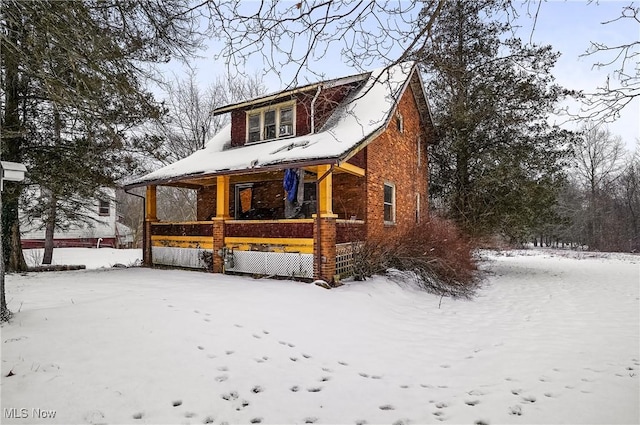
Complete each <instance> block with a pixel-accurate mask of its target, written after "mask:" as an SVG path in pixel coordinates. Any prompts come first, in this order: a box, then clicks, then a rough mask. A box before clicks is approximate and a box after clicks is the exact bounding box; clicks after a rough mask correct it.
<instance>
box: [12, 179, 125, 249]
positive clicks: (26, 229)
mask: <svg viewBox="0 0 640 425" xmlns="http://www.w3.org/2000/svg"><path fill="white" fill-rule="evenodd" d="M33 190H36V191H38V190H39V189H37V188H34V189H33ZM103 192H104V196H103V197H102V198H100V199H95V200H94V201H93V202H92V204H93V205H92V207H87V208H85V210H84V211H83V212H82V214H83V215H84V216H86V217H87V218H88V222H87V223H78V224H73V225H71V226H70V227H69V229H67V230H65V231H59V230H56V231H55V233H54V239H53V246H54V248H71V247H86V248H91V247H93V248H95V247H103V248H105V247H109V248H131V247H132V245H133V231H132V229H131V228H129V227H127V226H125V225H124V224H122V223H120V222H118V213H117V204H116V197H115V189H111V188H104V189H103ZM20 236H21V240H22V248H23V249H29V248H44V240H45V230H44V223H42V221H41V220H40V219H38V218H35V219H32V220H31V221H27V220H26V218H25V217H24V216H21V218H20Z"/></svg>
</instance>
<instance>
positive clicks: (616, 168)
mask: <svg viewBox="0 0 640 425" xmlns="http://www.w3.org/2000/svg"><path fill="white" fill-rule="evenodd" d="M639 148H640V146H638V145H637V146H636V150H635V151H633V152H629V151H627V150H626V149H625V147H624V144H623V142H622V140H621V138H620V137H619V136H615V135H613V134H612V133H611V132H610V131H609V130H608V128H607V127H606V126H605V125H596V124H593V123H587V124H585V125H584V126H583V127H582V129H581V132H580V135H579V139H578V141H577V143H576V144H575V147H574V155H573V160H572V162H571V168H570V169H569V170H568V173H567V179H566V180H565V182H564V184H563V185H562V187H561V190H560V192H559V193H558V199H557V203H556V205H555V206H554V214H553V215H552V217H551V218H550V220H549V222H547V223H544V224H542V225H541V226H539V227H538V228H536V229H535V232H534V234H532V235H531V240H528V241H527V242H533V243H534V245H536V246H538V245H540V246H555V247H576V248H582V249H590V250H598V251H626V252H639V251H640V151H639V150H638V149H639Z"/></svg>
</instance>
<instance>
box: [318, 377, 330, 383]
mask: <svg viewBox="0 0 640 425" xmlns="http://www.w3.org/2000/svg"><path fill="white" fill-rule="evenodd" d="M330 379H331V377H330V376H323V377H322V378H320V382H327V381H329V380H330Z"/></svg>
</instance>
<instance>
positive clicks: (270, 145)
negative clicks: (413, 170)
mask: <svg viewBox="0 0 640 425" xmlns="http://www.w3.org/2000/svg"><path fill="white" fill-rule="evenodd" d="M358 78H359V79H362V80H365V79H366V81H364V83H363V84H361V86H360V87H359V88H358V89H357V90H355V91H354V92H353V93H351V94H350V95H349V96H348V97H347V98H346V99H345V101H344V102H342V104H340V105H339V106H338V107H337V108H336V109H335V110H334V111H333V112H332V114H331V116H330V117H329V119H328V120H327V121H326V123H325V124H324V125H323V127H322V128H320V129H319V130H318V131H316V132H315V133H312V134H305V135H301V136H296V137H291V138H286V139H275V140H270V141H265V142H262V143H256V144H251V145H247V146H241V147H237V148H229V146H230V142H231V124H229V125H227V126H226V127H224V128H223V129H222V130H221V131H220V132H219V133H218V134H216V135H215V136H214V137H213V138H211V139H210V140H209V141H208V142H207V143H206V144H205V147H204V148H203V149H200V150H199V151H197V152H195V153H193V154H191V155H189V156H188V157H186V158H183V159H181V160H179V161H177V162H175V163H173V164H170V165H167V166H165V167H163V168H160V169H159V170H156V171H154V172H151V173H149V174H147V175H144V176H142V177H140V178H137V179H135V180H132V181H130V182H129V183H128V184H126V185H125V187H128V188H131V187H136V186H144V185H148V184H171V183H177V182H179V181H182V180H188V179H192V178H195V177H204V176H216V175H223V174H232V173H242V172H248V171H249V172H251V171H269V170H272V169H275V168H279V169H282V168H287V167H288V166H291V165H294V164H295V166H296V167H301V166H309V165H315V164H339V163H341V162H344V161H345V160H346V159H348V158H349V157H350V154H351V153H352V152H354V151H356V150H357V149H358V148H360V147H362V146H363V145H365V144H366V143H368V142H370V141H371V140H373V139H374V138H375V137H376V136H378V135H379V134H380V133H381V132H382V131H383V130H384V129H385V128H386V126H387V124H388V123H389V121H390V120H391V118H392V116H393V111H394V110H395V107H396V105H397V103H398V102H399V100H400V98H401V97H402V94H403V93H404V92H405V90H406V89H407V87H408V86H409V85H413V87H414V94H415V96H416V101H417V103H418V105H419V110H420V112H421V115H422V119H423V121H424V122H425V123H427V122H428V123H431V117H430V115H429V112H428V106H427V101H426V97H425V94H424V89H423V87H422V82H421V79H420V75H419V72H418V71H417V69H416V68H415V66H414V63H413V62H404V63H400V64H397V65H394V66H391V67H385V68H379V69H376V70H373V71H371V72H368V73H365V74H359V75H356V76H352V77H345V78H344V79H335V80H329V81H327V82H324V84H327V85H328V84H333V85H337V84H336V82H339V81H345V83H346V82H348V79H352V80H351V81H357V79H358ZM354 79H355V80H354ZM317 87H320V88H322V87H325V86H323V83H316V84H314V85H308V86H304V87H302V88H298V90H302V89H304V90H310V89H313V88H317ZM418 87H419V89H418V90H417V91H415V89H416V88H418ZM293 90H296V89H292V90H285V91H281V92H278V93H276V94H273V95H268V96H262V97H259V98H256V99H253V100H251V101H247V102H241V103H238V104H234V105H229V106H225V107H222V108H218V109H217V110H216V111H215V113H223V112H229V111H231V110H234V109H238V108H242V107H245V106H248V105H251V104H255V103H261V102H265V101H269V100H270V98H272V99H273V100H275V99H277V98H278V97H282V96H286V95H288V94H291V92H292V91H293Z"/></svg>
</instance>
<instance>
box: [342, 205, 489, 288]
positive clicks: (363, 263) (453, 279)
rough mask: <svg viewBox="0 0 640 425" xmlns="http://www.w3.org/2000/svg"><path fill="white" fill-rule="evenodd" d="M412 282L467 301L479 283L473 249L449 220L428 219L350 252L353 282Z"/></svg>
mask: <svg viewBox="0 0 640 425" xmlns="http://www.w3.org/2000/svg"><path fill="white" fill-rule="evenodd" d="M374 274H387V275H388V276H391V277H393V278H394V279H402V280H408V281H412V282H414V283H415V284H417V286H418V287H420V288H421V289H424V290H425V291H427V292H431V293H434V294H437V295H442V296H451V297H463V298H469V297H471V296H472V295H473V294H474V292H475V290H476V289H477V288H478V285H479V283H480V280H481V276H480V272H479V271H478V267H477V259H476V257H474V245H473V243H472V241H471V239H469V238H468V237H466V236H465V235H463V234H462V232H461V231H460V230H459V228H458V227H457V226H456V225H455V223H453V222H452V221H450V220H446V219H443V218H439V217H431V218H430V220H429V221H426V222H423V223H420V224H416V225H415V226H414V227H413V228H411V229H410V230H409V231H408V232H406V233H405V234H403V235H401V236H400V237H399V238H397V239H389V238H379V239H375V240H369V241H367V242H365V243H363V244H361V245H360V246H358V247H357V248H356V251H355V252H354V278H355V279H356V280H364V279H366V278H367V277H370V276H372V275H374Z"/></svg>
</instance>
